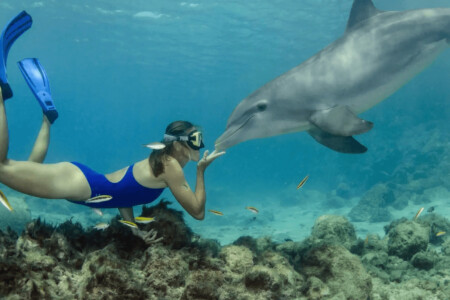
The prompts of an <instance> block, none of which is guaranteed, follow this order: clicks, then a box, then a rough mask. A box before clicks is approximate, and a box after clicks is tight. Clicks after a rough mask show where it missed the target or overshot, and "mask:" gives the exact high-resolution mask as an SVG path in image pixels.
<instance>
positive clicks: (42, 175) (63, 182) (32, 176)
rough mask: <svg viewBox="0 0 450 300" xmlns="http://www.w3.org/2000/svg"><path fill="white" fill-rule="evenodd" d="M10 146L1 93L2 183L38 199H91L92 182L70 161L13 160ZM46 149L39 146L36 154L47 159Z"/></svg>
mask: <svg viewBox="0 0 450 300" xmlns="http://www.w3.org/2000/svg"><path fill="white" fill-rule="evenodd" d="M43 126H44V125H43ZM44 131H45V128H44ZM43 136H44V137H45V135H43ZM38 140H39V137H38ZM42 140H44V138H42V139H41V141H42ZM8 146H9V136H8V124H7V120H6V112H5V105H4V102H3V98H2V96H1V90H0V182H1V183H3V184H5V185H7V186H9V187H10V188H12V189H14V190H16V191H19V192H21V193H24V194H28V195H32V196H35V197H41V198H51V199H69V200H85V199H87V198H89V197H90V195H91V188H90V186H89V183H88V182H87V180H86V177H85V176H84V174H83V172H81V170H80V169H79V168H78V167H77V166H75V165H73V164H71V163H68V162H63V163H57V164H41V163H36V162H34V161H14V160H10V159H8V158H7V154H8ZM39 149H40V150H39ZM42 149H43V148H42V147H41V146H38V147H37V150H36V151H37V152H36V154H39V152H40V154H41V155H37V156H40V157H43V156H44V157H45V155H43V156H42ZM33 150H34V149H33ZM32 155H33V154H32Z"/></svg>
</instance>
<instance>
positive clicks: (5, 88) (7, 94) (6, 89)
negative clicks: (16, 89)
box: [0, 81, 13, 100]
mask: <svg viewBox="0 0 450 300" xmlns="http://www.w3.org/2000/svg"><path fill="white" fill-rule="evenodd" d="M0 88H2V98H3V100H6V99H9V98H11V97H12V96H13V93H12V90H11V87H10V86H9V84H7V83H3V82H1V81H0Z"/></svg>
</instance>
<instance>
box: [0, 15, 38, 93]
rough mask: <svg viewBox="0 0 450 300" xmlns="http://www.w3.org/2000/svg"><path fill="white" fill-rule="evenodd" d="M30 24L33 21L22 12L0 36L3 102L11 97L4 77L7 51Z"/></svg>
mask: <svg viewBox="0 0 450 300" xmlns="http://www.w3.org/2000/svg"><path fill="white" fill-rule="evenodd" d="M32 23H33V20H32V19H31V17H30V15H29V14H27V13H26V12H25V11H22V12H21V13H20V14H18V15H17V16H16V17H15V18H14V19H12V20H11V21H9V23H8V24H7V25H6V26H5V28H4V29H3V31H2V35H1V36H0V47H1V49H0V87H1V88H2V96H3V100H6V99H8V98H11V97H12V95H13V92H12V90H11V87H10V86H9V84H8V79H7V76H6V60H7V58H8V53H9V49H10V48H11V46H12V44H13V43H14V42H15V41H16V40H17V39H18V38H19V37H20V36H21V35H22V33H24V32H25V31H27V30H28V29H29V28H30V27H31V24H32Z"/></svg>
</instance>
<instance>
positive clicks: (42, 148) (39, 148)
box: [28, 115, 50, 163]
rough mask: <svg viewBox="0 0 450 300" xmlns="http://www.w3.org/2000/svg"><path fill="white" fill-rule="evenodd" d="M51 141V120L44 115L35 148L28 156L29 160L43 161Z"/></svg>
mask: <svg viewBox="0 0 450 300" xmlns="http://www.w3.org/2000/svg"><path fill="white" fill-rule="evenodd" d="M49 143H50V121H49V120H48V119H47V117H46V116H45V115H43V119H42V125H41V129H40V130H39V134H38V136H37V138H36V141H35V142H34V146H33V150H31V154H30V156H29V157H28V161H32V162H36V163H42V162H43V161H44V159H45V156H46V155H47V151H48V145H49Z"/></svg>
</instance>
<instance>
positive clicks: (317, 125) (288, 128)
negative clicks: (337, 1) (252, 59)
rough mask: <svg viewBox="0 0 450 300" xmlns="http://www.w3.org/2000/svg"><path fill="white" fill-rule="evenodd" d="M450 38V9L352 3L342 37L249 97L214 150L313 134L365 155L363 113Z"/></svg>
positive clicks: (328, 144)
mask: <svg viewBox="0 0 450 300" xmlns="http://www.w3.org/2000/svg"><path fill="white" fill-rule="evenodd" d="M449 42H450V8H436V9H418V10H409V11H381V10H378V9H377V8H376V7H375V6H374V4H373V2H372V1H371V0H354V2H353V6H352V9H351V12H350V17H349V19H348V22H347V28H346V30H345V33H344V35H343V36H342V37H340V38H339V39H337V40H336V41H334V42H333V43H332V44H330V45H329V46H327V47H326V48H324V49H323V50H321V51H320V52H319V53H317V54H316V55H314V56H313V57H311V58H309V59H308V60H306V61H305V62H303V63H302V64H300V65H298V66H297V67H295V68H293V69H291V70H290V71H288V72H286V73H284V74H282V75H281V76H279V77H277V78H275V79H274V80H272V81H270V82H268V83H266V84H265V85H264V86H262V87H261V88H259V89H258V90H256V91H255V92H253V93H252V94H250V95H249V96H248V97H247V98H245V99H243V100H242V101H241V102H240V103H239V104H238V106H237V107H236V108H235V109H234V111H233V112H232V114H231V116H230V117H229V119H228V122H227V126H226V130H225V132H224V133H223V134H222V135H221V136H220V137H219V138H218V139H217V140H216V142H215V148H216V151H221V150H225V149H227V148H230V147H232V146H234V145H236V144H238V143H241V142H244V141H247V140H251V139H256V138H265V137H271V136H275V135H279V134H285V133H293V132H300V131H307V132H308V133H309V134H310V135H311V136H312V137H313V138H314V139H315V140H316V141H317V142H319V143H321V144H322V145H324V146H326V147H328V148H330V149H333V150H335V151H338V152H342V153H363V152H366V151H367V148H366V147H365V146H363V145H362V144H360V143H359V142H358V141H357V140H356V139H354V138H353V137H352V136H353V135H357V134H362V133H365V132H367V131H369V130H370V129H372V127H373V123H372V122H369V121H366V120H363V119H361V118H359V117H358V116H357V115H358V114H360V113H362V112H364V111H366V110H368V109H370V108H372V107H373V106H375V105H376V104H378V103H380V102H381V101H383V100H384V99H386V98H387V97H388V96H390V95H391V94H393V93H394V92H395V91H396V90H398V89H399V88H400V87H402V86H403V85H404V84H405V83H407V82H408V81H409V80H410V79H412V78H413V77H414V76H416V75H417V74H418V73H420V72H421V71H423V69H425V68H426V67H427V66H429V65H430V64H431V63H432V62H433V61H434V60H435V58H436V57H437V56H438V55H439V54H440V53H441V52H442V51H444V50H445V49H446V48H448V46H449Z"/></svg>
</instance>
